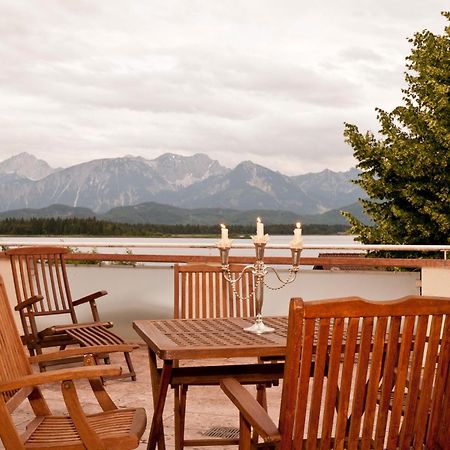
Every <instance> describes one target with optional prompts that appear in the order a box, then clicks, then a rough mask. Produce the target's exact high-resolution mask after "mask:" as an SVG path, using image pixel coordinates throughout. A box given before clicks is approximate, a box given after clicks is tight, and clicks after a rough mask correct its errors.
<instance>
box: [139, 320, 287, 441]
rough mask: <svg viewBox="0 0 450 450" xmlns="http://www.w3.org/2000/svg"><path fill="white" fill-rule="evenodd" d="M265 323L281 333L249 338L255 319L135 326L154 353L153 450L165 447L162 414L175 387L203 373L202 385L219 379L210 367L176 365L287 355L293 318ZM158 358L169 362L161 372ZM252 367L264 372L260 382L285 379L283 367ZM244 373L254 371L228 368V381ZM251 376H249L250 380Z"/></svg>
mask: <svg viewBox="0 0 450 450" xmlns="http://www.w3.org/2000/svg"><path fill="white" fill-rule="evenodd" d="M264 322H265V323H266V324H267V325H269V326H271V327H273V328H275V331H274V332H273V333H267V334H262V335H256V334H253V333H248V332H246V331H244V330H243V328H244V327H247V326H249V325H250V324H251V323H252V319H241V318H226V319H172V320H137V321H135V322H133V327H134V329H135V330H136V332H137V333H138V334H139V336H140V337H141V338H142V339H143V340H144V341H145V343H146V344H147V346H148V349H149V359H150V375H151V382H152V392H153V406H154V413H153V419H152V425H151V429H150V437H149V441H148V449H150V450H154V449H155V448H156V443H157V442H159V448H160V450H161V449H163V448H164V433H163V426H162V414H163V410H164V404H165V401H166V396H167V390H168V387H169V385H170V384H171V383H173V382H176V380H177V377H178V378H181V379H183V377H189V376H190V375H192V380H191V381H192V383H194V382H195V378H196V377H197V376H199V375H200V374H201V376H202V377H204V378H203V380H202V382H204V381H205V379H207V377H208V376H211V377H212V378H217V373H216V372H215V371H217V366H211V371H210V373H208V367H210V366H206V367H205V366H201V371H198V372H195V371H196V368H195V367H174V360H184V359H189V360H201V359H209V358H234V357H255V358H256V357H264V356H284V354H285V351H286V336H287V317H268V318H264ZM158 358H159V359H160V360H162V361H163V364H162V369H160V370H158V367H157V359H158ZM246 366H248V365H246ZM251 366H253V367H254V369H255V371H257V372H258V373H255V374H254V376H255V378H256V379H258V380H261V377H262V378H263V379H264V377H267V380H268V381H269V380H271V379H273V378H274V376H277V375H279V376H278V378H280V376H282V373H281V372H282V371H281V372H280V367H281V365H278V366H277V365H274V364H265V365H264V364H263V365H257V364H254V365H251ZM262 366H268V367H269V369H267V370H268V371H267V373H263V372H264V370H266V368H262ZM270 366H274V367H270ZM277 367H278V368H277ZM243 369H245V370H244V371H247V372H249V370H251V369H249V368H248V367H244V365H236V366H223V372H222V373H223V376H237V377H238V378H239V375H240V371H243ZM261 369H262V370H261ZM281 369H282V367H281ZM219 370H221V369H219ZM277 371H278V372H277ZM248 375H249V374H248V373H247V374H246V375H245V376H246V377H247V376H248ZM184 379H186V378H184ZM192 383H190V384H192Z"/></svg>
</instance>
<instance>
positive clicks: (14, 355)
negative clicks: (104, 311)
mask: <svg viewBox="0 0 450 450" xmlns="http://www.w3.org/2000/svg"><path fill="white" fill-rule="evenodd" d="M105 349H106V350H107V351H108V352H113V351H121V352H124V351H131V350H132V347H131V346H130V345H125V344H122V345H116V346H112V345H111V346H106V348H99V347H89V348H88V347H85V348H80V347H78V348H73V349H68V350H63V351H61V352H57V353H56V355H55V354H52V353H48V354H43V355H37V356H32V357H31V358H27V356H26V354H25V350H24V347H23V345H22V342H21V340H20V337H19V333H18V331H17V328H16V326H15V323H14V319H13V315H12V311H11V309H10V305H9V301H8V299H7V296H6V291H5V287H4V284H3V279H2V278H1V277H0V438H1V440H2V442H3V445H4V446H5V448H6V449H7V450H25V449H30V450H31V449H33V450H50V449H53V450H55V449H60V450H63V449H68V450H86V449H92V450H106V449H111V450H112V449H116V450H119V449H120V450H125V449H133V448H136V447H137V446H138V445H139V440H140V438H141V436H142V434H143V433H144V431H145V426H146V420H147V419H146V415H145V410H144V409H142V408H120V409H119V408H117V407H116V405H115V404H114V402H113V401H112V399H111V398H110V397H109V395H108V394H107V392H106V390H105V389H104V386H103V384H102V382H101V380H100V379H99V377H106V376H116V375H119V374H120V367H117V366H112V365H108V366H105V365H102V366H97V365H93V356H94V355H95V354H98V352H104V351H105ZM83 355H84V359H85V362H86V364H88V366H87V367H75V368H70V369H61V370H54V371H49V372H44V373H37V374H36V373H33V372H32V369H31V365H30V360H31V361H32V362H42V361H44V360H52V359H53V358H56V359H58V360H61V359H62V358H65V357H68V358H72V357H74V356H83ZM82 378H85V379H86V378H87V379H89V382H90V384H91V387H92V389H93V391H94V394H95V396H96V398H97V401H98V403H99V405H100V407H101V411H100V412H98V413H95V414H85V413H84V411H83V407H82V405H81V404H80V400H79V398H78V396H77V391H76V388H75V384H74V380H78V379H82ZM55 382H61V391H62V395H63V397H64V401H65V404H66V407H67V411H68V415H67V414H66V415H60V416H57V415H54V414H52V413H51V411H50V409H49V406H48V404H47V402H46V400H45V398H44V396H43V395H42V392H41V389H40V386H41V385H43V384H49V383H55ZM25 400H28V401H29V403H30V406H31V411H32V416H33V418H32V420H30V421H29V422H28V423H27V424H26V426H24V424H20V426H21V428H24V431H23V432H20V431H19V430H18V429H17V427H16V425H15V423H14V420H13V416H12V413H13V412H14V411H15V410H16V409H17V408H18V407H19V406H20V405H21V404H22V402H23V401H25Z"/></svg>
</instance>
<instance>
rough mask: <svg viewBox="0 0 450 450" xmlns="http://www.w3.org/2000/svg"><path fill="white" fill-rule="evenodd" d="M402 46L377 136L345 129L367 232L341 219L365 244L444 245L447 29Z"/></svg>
mask: <svg viewBox="0 0 450 450" xmlns="http://www.w3.org/2000/svg"><path fill="white" fill-rule="evenodd" d="M442 15H443V16H444V17H445V18H446V19H447V21H449V20H450V13H449V12H444V13H442ZM409 41H410V42H411V43H412V51H411V54H410V55H409V56H408V57H407V58H406V61H407V63H406V69H407V70H406V72H405V80H406V85H407V87H406V88H405V89H403V90H402V92H403V101H404V104H403V105H402V106H398V107H396V108H394V109H393V110H392V112H386V111H383V110H382V109H379V108H377V113H378V115H377V118H378V121H379V123H380V126H381V128H380V130H379V133H380V135H381V136H382V137H381V138H380V139H377V138H376V137H375V136H374V134H373V133H371V132H366V133H365V134H363V133H360V132H359V130H358V128H357V126H355V125H351V124H348V123H346V124H345V131H344V137H345V140H346V142H347V143H349V144H350V145H351V146H352V148H353V151H354V156H355V157H356V159H357V160H358V161H359V163H358V164H357V167H358V168H359V169H361V171H362V172H361V173H360V175H359V177H358V179H357V180H356V181H355V182H356V183H357V184H359V185H360V186H361V187H362V188H363V189H364V190H365V191H366V192H367V194H368V199H361V200H360V201H361V203H362V205H363V207H364V209H365V211H366V213H367V214H368V215H369V216H370V217H371V218H372V219H373V221H374V223H375V225H373V226H367V225H364V224H362V223H361V222H360V221H358V220H357V219H356V218H354V217H353V216H351V215H350V214H345V215H346V216H347V217H348V219H349V221H350V224H351V225H352V228H351V232H352V233H353V234H356V235H358V239H359V240H360V241H361V242H363V243H365V244H450V165H449V160H450V26H448V25H447V26H446V27H445V31H444V33H443V34H442V35H435V34H433V33H431V32H430V31H427V30H424V31H422V32H419V33H416V34H415V35H414V37H413V38H411V39H410V40H409Z"/></svg>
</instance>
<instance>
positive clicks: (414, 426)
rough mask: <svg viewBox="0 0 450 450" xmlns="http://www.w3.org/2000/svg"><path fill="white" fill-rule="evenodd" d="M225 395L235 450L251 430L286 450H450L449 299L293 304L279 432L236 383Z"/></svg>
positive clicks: (246, 444) (245, 449)
mask: <svg viewBox="0 0 450 450" xmlns="http://www.w3.org/2000/svg"><path fill="white" fill-rule="evenodd" d="M311 375H312V376H311ZM221 386H222V389H223V390H224V392H225V393H226V394H227V395H228V396H229V397H230V399H231V400H232V402H233V403H234V404H235V405H236V406H237V407H238V409H239V411H240V417H241V420H240V425H241V428H240V442H239V448H240V450H249V449H250V448H251V443H250V435H251V429H252V428H253V429H254V430H256V432H257V433H258V434H259V435H260V436H261V437H262V438H263V440H264V441H265V442H266V443H267V444H268V446H269V447H270V448H273V447H276V448H277V449H278V448H279V449H282V450H300V449H312V448H320V449H330V448H333V449H361V450H364V449H377V450H378V449H384V448H392V449H396V448H402V449H410V448H414V449H449V448H450V433H449V431H448V430H449V429H450V401H449V395H450V298H439V297H419V296H410V297H405V298H402V299H399V300H396V301H387V302H369V301H365V300H362V299H360V298H357V297H351V298H345V299H331V300H324V301H313V302H306V303H303V301H302V300H301V299H293V300H291V305H290V313H289V325H288V338H287V353H286V363H285V371H284V378H283V389H282V397H281V405H280V416H279V426H278V427H277V426H276V425H275V424H274V423H273V421H272V420H271V419H270V417H268V415H267V413H266V411H264V409H263V408H261V406H260V405H259V404H258V403H257V402H255V400H254V399H253V397H252V396H251V395H250V394H249V392H248V391H247V390H246V389H245V388H243V387H242V386H241V385H240V384H239V383H238V382H237V381H236V380H235V379H233V378H228V379H225V380H223V381H222V383H221ZM379 392H381V396H380V395H379Z"/></svg>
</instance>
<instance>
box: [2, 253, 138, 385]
mask: <svg viewBox="0 0 450 450" xmlns="http://www.w3.org/2000/svg"><path fill="white" fill-rule="evenodd" d="M68 253H70V250H69V249H68V248H62V247H21V248H16V249H12V250H8V251H7V252H6V254H7V255H8V256H9V258H10V261H11V269H12V274H13V278H14V287H15V291H16V298H17V306H16V308H15V309H16V311H19V313H20V320H21V322H22V328H23V331H24V335H23V341H24V344H25V345H26V346H27V348H28V350H29V352H30V355H35V354H41V353H42V349H43V348H48V347H60V349H64V348H65V347H66V346H67V345H69V344H79V345H81V346H91V345H116V344H124V343H125V342H124V340H123V339H122V338H121V337H120V336H118V335H116V334H114V333H113V332H112V331H111V330H110V329H109V328H111V327H112V326H113V324H112V322H102V321H100V317H99V314H98V310H97V305H96V299H97V298H99V297H102V296H104V295H106V293H107V292H106V291H98V292H95V293H92V294H89V295H87V296H85V297H83V298H80V299H77V300H74V301H72V295H71V292H70V285H69V279H68V276H67V272H66V265H65V260H64V258H65V256H66V255H67V254H68ZM84 303H89V305H90V308H91V312H92V318H93V321H92V322H88V323H78V319H77V314H76V311H75V309H76V307H77V306H79V305H82V304H84ZM49 316H54V317H55V322H56V320H60V321H61V322H63V321H65V322H66V323H65V324H58V323H55V324H54V325H51V326H50V327H45V328H44V329H42V330H41V329H40V328H39V326H38V319H39V318H44V317H47V318H48V317H49ZM67 322H70V323H67ZM136 347H137V346H134V348H136ZM124 356H125V361H126V363H127V366H128V373H126V374H124V375H123V376H130V377H131V379H132V380H135V379H136V373H135V370H134V367H133V363H132V361H131V356H130V353H129V351H126V352H124ZM103 357H104V359H105V362H109V358H108V355H107V354H104V355H103ZM54 363H55V362H42V363H41V364H40V368H41V370H45V367H46V366H47V365H51V364H54ZM56 363H58V362H57V361H56Z"/></svg>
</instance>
